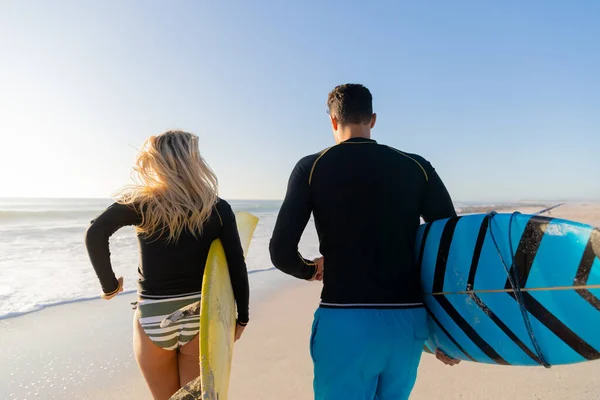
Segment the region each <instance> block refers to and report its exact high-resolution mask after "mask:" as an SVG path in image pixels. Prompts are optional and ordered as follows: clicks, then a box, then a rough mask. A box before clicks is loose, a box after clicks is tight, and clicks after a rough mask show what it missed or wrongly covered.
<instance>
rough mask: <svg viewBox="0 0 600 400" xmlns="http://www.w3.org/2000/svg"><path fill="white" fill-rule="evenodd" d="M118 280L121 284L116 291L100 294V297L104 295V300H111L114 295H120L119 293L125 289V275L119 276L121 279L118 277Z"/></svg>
mask: <svg viewBox="0 0 600 400" xmlns="http://www.w3.org/2000/svg"><path fill="white" fill-rule="evenodd" d="M117 281H118V282H119V286H118V287H117V288H116V289H115V291H114V292H112V293H102V294H101V295H100V297H102V298H103V299H104V300H110V299H112V298H113V297H115V296H116V295H118V294H119V293H121V292H122V291H123V277H122V276H121V277H119V279H117Z"/></svg>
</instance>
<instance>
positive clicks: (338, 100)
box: [327, 83, 373, 124]
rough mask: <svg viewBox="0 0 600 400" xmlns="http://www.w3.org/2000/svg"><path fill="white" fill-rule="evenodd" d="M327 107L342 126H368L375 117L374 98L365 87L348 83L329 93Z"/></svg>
mask: <svg viewBox="0 0 600 400" xmlns="http://www.w3.org/2000/svg"><path fill="white" fill-rule="evenodd" d="M327 107H329V114H330V115H331V116H333V117H335V118H337V120H338V122H339V123H340V124H366V123H369V122H370V121H371V116H372V115H373V96H371V92H369V89H367V88H366V87H364V86H363V85H360V84H357V83H346V84H343V85H339V86H336V87H335V88H334V89H333V90H332V91H331V92H330V93H329V96H327Z"/></svg>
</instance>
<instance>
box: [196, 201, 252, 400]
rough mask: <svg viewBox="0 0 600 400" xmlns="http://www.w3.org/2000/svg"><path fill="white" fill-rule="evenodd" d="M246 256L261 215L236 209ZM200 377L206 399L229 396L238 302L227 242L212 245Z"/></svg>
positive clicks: (202, 323) (202, 319) (202, 315)
mask: <svg viewBox="0 0 600 400" xmlns="http://www.w3.org/2000/svg"><path fill="white" fill-rule="evenodd" d="M235 216H236V222H237V228H238V232H239V235H240V241H241V244H242V249H243V251H244V257H246V255H247V253H248V248H249V247H250V242H251V240H252V235H253V234H254V230H255V229H256V225H257V224H258V217H256V216H254V215H252V214H250V213H248V212H236V213H235ZM200 304H201V307H200V309H201V311H200V379H201V383H202V399H203V400H227V396H228V391H229V376H230V372H231V361H232V357H233V343H234V335H235V325H236V305H235V299H234V297H233V289H232V287H231V279H230V276H229V269H228V266H227V260H226V257H225V251H224V249H223V244H222V243H221V241H220V240H219V239H217V240H215V241H214V242H213V243H212V244H211V247H210V250H209V252H208V257H207V259H206V268H205V270H204V277H203V282H202V297H201V300H200Z"/></svg>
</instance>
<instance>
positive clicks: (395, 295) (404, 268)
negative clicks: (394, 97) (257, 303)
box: [269, 138, 456, 308]
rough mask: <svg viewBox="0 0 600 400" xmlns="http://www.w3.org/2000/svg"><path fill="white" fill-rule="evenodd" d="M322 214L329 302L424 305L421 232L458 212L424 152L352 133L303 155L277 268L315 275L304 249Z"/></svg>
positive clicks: (283, 223) (279, 234)
mask: <svg viewBox="0 0 600 400" xmlns="http://www.w3.org/2000/svg"><path fill="white" fill-rule="evenodd" d="M311 212H312V213H313V215H314V221H315V226H316V229H317V234H318V236H319V242H320V252H321V254H322V255H323V257H324V260H325V264H324V265H325V268H324V277H323V284H324V287H323V292H322V295H321V300H322V302H321V306H323V307H358V308H360V307H377V308H385V307H392V308H393V307H398V308H402V307H412V306H421V305H422V301H423V299H422V290H421V287H420V279H419V276H418V271H417V267H416V260H415V255H414V254H415V251H414V248H415V240H416V231H417V228H418V226H419V224H420V218H421V217H423V219H424V220H425V221H426V222H429V221H433V220H437V219H443V218H449V217H453V216H456V212H455V210H454V206H453V204H452V200H451V198H450V195H449V194H448V191H447V190H446V187H445V186H444V184H443V183H442V181H441V179H440V177H439V176H438V174H437V173H436V171H435V169H434V168H433V167H432V166H431V164H430V163H429V162H428V161H427V160H425V159H424V158H422V157H420V156H418V155H415V154H408V153H403V152H401V151H399V150H396V149H393V148H391V147H389V146H385V145H381V144H378V143H377V142H376V141H374V140H371V139H362V138H361V139H358V138H354V139H349V140H347V141H344V142H342V143H340V144H339V145H336V146H333V147H330V148H329V149H326V150H324V151H322V152H319V153H317V154H313V155H310V156H307V157H305V158H303V159H301V160H300V161H299V162H298V163H297V164H296V167H295V168H294V170H293V172H292V174H291V177H290V180H289V183H288V189H287V194H286V197H285V200H284V202H283V204H282V206H281V210H280V212H279V215H278V217H277V222H276V224H275V228H274V231H273V235H272V238H271V241H270V245H269V250H270V254H271V260H272V262H273V264H274V265H275V267H277V268H278V269H280V270H281V271H283V272H285V273H287V274H290V275H292V276H295V277H297V278H301V279H311V278H312V277H313V275H314V274H315V265H314V263H313V262H312V261H310V260H307V259H305V258H304V257H302V255H300V253H299V252H298V243H299V241H300V238H301V236H302V233H303V231H304V229H305V227H306V224H307V223H308V221H309V219H310V215H311Z"/></svg>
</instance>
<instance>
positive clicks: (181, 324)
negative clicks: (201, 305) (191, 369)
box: [137, 294, 200, 350]
mask: <svg viewBox="0 0 600 400" xmlns="http://www.w3.org/2000/svg"><path fill="white" fill-rule="evenodd" d="M198 301H200V294H193V295H189V296H185V297H175V298H167V299H141V300H139V301H138V302H137V317H138V320H139V321H140V325H141V326H142V329H143V330H144V332H146V335H148V337H149V338H150V340H152V341H153V342H154V343H156V344H157V345H158V346H160V347H162V348H163V349H165V350H177V349H178V348H179V347H181V346H183V345H185V344H187V343H188V342H189V341H190V340H192V339H193V338H194V336H196V335H197V334H198V331H199V330H200V317H199V316H198V315H193V316H191V317H188V318H182V319H180V320H178V321H176V322H174V323H171V324H170V325H169V326H167V327H166V328H161V327H160V323H161V322H162V320H164V319H165V318H166V317H167V316H168V315H169V314H171V313H173V312H175V311H177V310H179V309H180V308H182V307H185V306H187V305H190V304H192V303H195V302H198Z"/></svg>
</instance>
